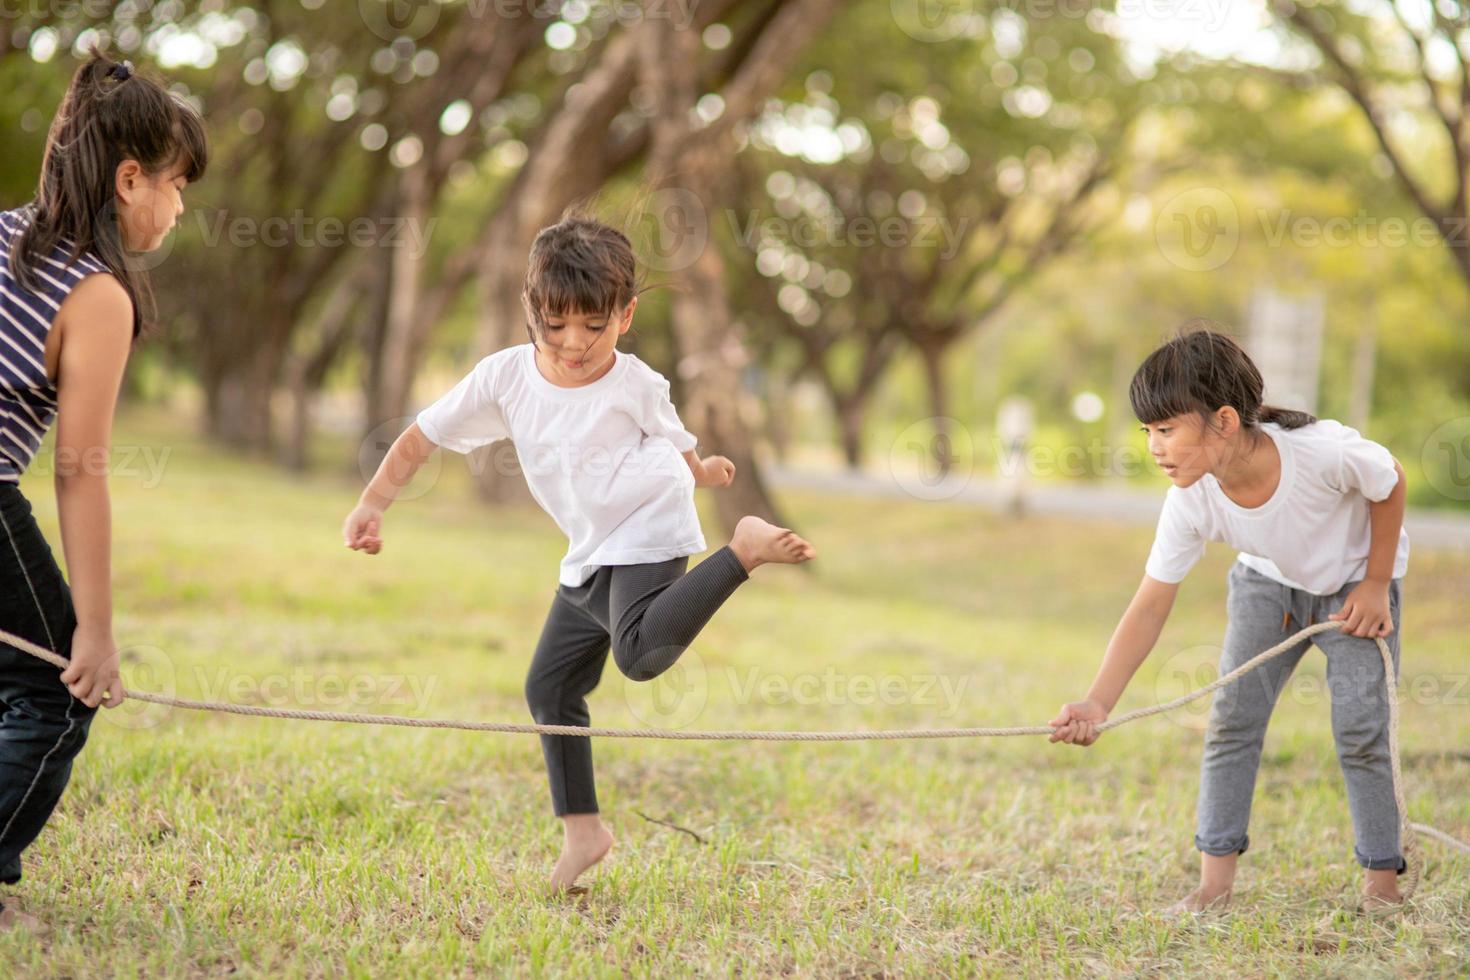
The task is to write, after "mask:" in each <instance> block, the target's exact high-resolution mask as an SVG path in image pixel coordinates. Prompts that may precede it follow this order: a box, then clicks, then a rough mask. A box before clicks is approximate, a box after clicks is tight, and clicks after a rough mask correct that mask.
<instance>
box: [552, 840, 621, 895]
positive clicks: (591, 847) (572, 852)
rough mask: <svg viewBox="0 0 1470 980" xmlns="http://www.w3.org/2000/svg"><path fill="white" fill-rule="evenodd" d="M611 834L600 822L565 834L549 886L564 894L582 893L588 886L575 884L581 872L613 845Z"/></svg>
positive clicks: (599, 858)
mask: <svg viewBox="0 0 1470 980" xmlns="http://www.w3.org/2000/svg"><path fill="white" fill-rule="evenodd" d="M612 846H613V835H612V831H610V830H608V829H607V827H606V826H604V825H603V824H602V823H601V822H598V824H597V825H596V827H595V828H593V829H590V830H585V831H579V832H578V833H576V834H575V835H573V834H568V835H567V840H566V843H564V844H563V845H562V850H561V857H559V858H557V861H556V867H554V868H552V870H551V889H552V891H553V892H556V893H558V894H563V895H584V894H586V892H587V889H586V888H585V887H583V886H581V885H578V884H577V883H576V882H577V879H578V878H579V877H581V875H582V872H584V871H586V870H587V869H588V868H590V867H592V866H593V865H595V864H596V863H597V862H598V861H601V860H602V859H603V858H604V857H606V856H607V852H608V851H609V850H611V849H612Z"/></svg>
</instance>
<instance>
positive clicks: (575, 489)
mask: <svg viewBox="0 0 1470 980" xmlns="http://www.w3.org/2000/svg"><path fill="white" fill-rule="evenodd" d="M615 357H616V360H615V361H614V363H613V366H612V369H611V370H609V371H608V372H607V374H605V375H603V376H602V377H601V378H598V379H597V380H596V381H594V382H592V383H591V384H589V385H584V386H582V387H579V388H564V387H562V386H560V385H556V384H553V383H551V382H550V381H548V380H546V378H545V377H544V376H542V374H541V371H540V369H539V368H537V366H536V349H535V347H534V346H533V345H531V344H520V345H518V346H516V347H509V348H506V349H505V350H502V351H497V352H496V353H494V354H491V355H490V356H489V357H486V358H485V359H484V360H482V361H480V363H478V364H476V365H475V367H474V369H473V370H472V371H471V372H470V373H469V374H468V375H466V376H465V378H464V380H462V381H461V382H460V383H459V384H457V385H455V386H454V388H452V389H451V390H450V391H449V392H448V393H447V394H445V395H444V396H443V397H442V398H440V399H439V400H438V401H436V402H434V403H433V404H432V405H430V406H429V407H428V408H426V409H424V410H423V411H422V412H420V413H419V416H418V425H419V429H420V430H421V431H422V432H423V433H424V435H425V436H427V437H428V439H429V440H430V441H431V442H433V443H434V444H435V445H437V446H442V447H443V448H445V449H452V450H454V451H455V452H460V453H467V452H469V451H471V450H473V449H477V448H479V447H480V446H486V445H489V444H490V443H492V442H495V441H497V440H500V439H506V438H509V439H511V440H513V441H514V443H515V449H516V456H517V457H518V458H519V460H520V464H521V469H522V470H523V471H524V473H525V476H526V483H527V485H528V486H529V487H530V489H531V495H532V496H533V497H534V498H535V499H536V502H537V503H538V504H540V505H541V507H542V509H544V510H545V511H546V512H547V513H548V514H550V515H551V518H552V520H554V521H556V525H557V527H559V528H561V530H562V533H564V534H565V535H566V536H567V540H568V548H567V553H566V557H565V558H563V559H562V563H561V574H560V576H559V580H560V581H561V582H562V584H564V585H569V586H577V585H581V584H582V583H583V582H585V581H586V580H587V578H588V577H589V576H590V575H591V574H592V572H593V571H594V570H596V569H597V568H599V567H601V566H603V565H638V564H645V563H649V562H659V561H667V560H668V559H670V558H678V557H681V556H684V555H694V554H698V553H699V552H701V551H704V549H705V542H704V535H703V533H702V532H701V530H700V527H699V515H698V513H697V512H696V511H695V509H694V474H693V473H692V472H691V471H690V469H689V464H688V463H687V462H685V460H684V457H683V453H685V452H688V451H689V450H691V449H693V448H694V447H695V445H696V442H697V440H696V439H695V437H694V436H693V435H692V434H691V433H690V432H689V431H688V430H686V429H685V428H684V425H683V423H681V422H680V421H679V415H678V412H676V411H675V410H674V405H673V403H672V402H671V401H670V400H669V383H668V381H666V380H665V379H664V377H663V376H662V375H660V374H659V373H658V372H657V371H655V370H653V368H651V367H649V366H648V365H647V364H645V363H643V362H642V361H641V360H639V359H638V358H637V357H634V356H633V355H632V354H627V353H624V352H622V351H619V352H617V354H616V355H615Z"/></svg>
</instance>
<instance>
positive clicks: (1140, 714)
mask: <svg viewBox="0 0 1470 980" xmlns="http://www.w3.org/2000/svg"><path fill="white" fill-rule="evenodd" d="M1342 626H1343V624H1342V623H1340V622H1325V623H1316V624H1314V625H1312V626H1308V627H1306V628H1305V629H1302V630H1299V631H1297V632H1296V633H1295V634H1293V635H1292V636H1291V637H1289V638H1288V639H1286V640H1283V641H1282V642H1280V643H1278V644H1276V645H1275V646H1274V647H1271V648H1270V649H1269V650H1265V651H1263V652H1261V653H1258V654H1256V655H1255V656H1254V657H1252V658H1251V659H1250V660H1247V661H1246V662H1245V663H1243V664H1241V665H1240V666H1239V667H1237V668H1235V669H1234V670H1232V671H1230V672H1229V673H1228V674H1222V675H1221V676H1220V677H1217V678H1215V680H1213V681H1211V682H1210V683H1208V684H1206V685H1205V686H1204V687H1201V688H1198V689H1196V690H1193V691H1190V692H1189V693H1188V694H1183V695H1181V696H1179V697H1177V698H1174V699H1173V700H1171V701H1165V702H1163V703H1162V704H1156V705H1153V706H1151V707H1147V708H1138V709H1136V710H1134V711H1128V712H1125V713H1124V714H1121V715H1119V716H1117V717H1116V718H1111V719H1109V720H1108V721H1105V722H1102V723H1101V724H1099V725H1098V726H1097V730H1098V731H1100V732H1104V731H1108V730H1109V729H1113V728H1117V727H1119V726H1120V725H1126V724H1128V723H1129V722H1133V721H1137V720H1139V719H1140V718H1148V717H1150V716H1152V715H1159V714H1164V713H1165V712H1168V711H1173V710H1174V709H1176V708H1179V707H1182V706H1184V705H1186V704H1188V703H1190V702H1191V701H1197V700H1199V699H1200V698H1202V697H1204V696H1205V695H1206V694H1211V693H1213V692H1214V691H1217V690H1219V689H1220V688H1222V687H1224V686H1225V685H1227V684H1229V683H1231V682H1233V681H1235V680H1238V679H1239V678H1241V677H1244V676H1245V675H1246V674H1248V673H1250V672H1251V671H1253V670H1255V669H1257V668H1258V667H1260V666H1261V665H1262V664H1264V663H1265V662H1266V661H1268V660H1270V659H1272V658H1273V657H1279V656H1280V655H1281V654H1283V653H1285V652H1286V651H1288V650H1291V649H1294V648H1295V647H1296V646H1297V645H1298V644H1300V643H1301V642H1302V641H1304V640H1306V639H1308V638H1310V637H1313V636H1315V635H1317V634H1318V633H1324V632H1326V631H1328V630H1335V629H1341V628H1342ZM0 642H3V643H7V644H9V645H11V646H13V647H15V648H16V649H18V650H21V651H23V652H25V653H28V654H30V655H31V656H33V657H38V658H40V659H41V660H44V661H46V662H47V663H49V664H51V665H52V666H54V667H57V668H60V669H62V670H65V669H66V668H67V666H68V665H69V662H68V661H67V660H66V658H64V657H62V656H61V655H59V654H57V653H55V652H53V651H51V650H47V649H46V648H45V647H41V646H38V645H36V644H35V643H32V642H30V641H29V640H27V639H25V638H24V637H19V636H15V635H14V634H12V633H8V632H6V631H5V630H0ZM1374 642H1376V643H1377V644H1378V652H1379V653H1380V654H1381V655H1382V657H1383V675H1384V683H1385V686H1386V687H1387V689H1388V753H1389V760H1390V762H1391V764H1392V770H1393V796H1394V803H1395V804H1397V806H1398V810H1399V816H1400V819H1401V821H1402V823H1403V827H1404V831H1405V832H1404V833H1403V835H1402V838H1403V840H1402V846H1403V852H1404V860H1405V861H1406V862H1407V864H1408V869H1407V871H1406V872H1405V874H1404V881H1403V883H1402V884H1401V886H1400V891H1401V892H1402V893H1403V894H1404V896H1405V897H1408V896H1409V895H1412V894H1413V893H1414V889H1415V888H1417V887H1418V884H1419V865H1418V862H1417V861H1415V860H1414V852H1415V850H1416V847H1415V841H1414V837H1413V835H1412V834H1410V833H1408V831H1410V830H1412V831H1415V832H1417V833H1421V834H1424V835H1425V836H1427V837H1431V838H1433V839H1435V840H1437V841H1440V842H1441V843H1444V844H1447V845H1449V846H1450V847H1453V848H1456V849H1458V850H1461V851H1464V852H1465V853H1467V854H1470V844H1466V843H1464V842H1463V841H1460V840H1457V839H1456V838H1454V837H1451V836H1450V835H1449V834H1446V833H1445V832H1444V831H1442V830H1437V829H1435V828H1434V827H1430V826H1427V825H1425V824H1420V823H1411V822H1410V821H1409V819H1408V812H1409V809H1408V805H1407V803H1406V802H1405V799H1404V777H1403V770H1402V768H1401V766H1400V764H1399V704H1398V680H1397V678H1396V677H1395V676H1394V667H1393V655H1392V653H1390V651H1389V649H1388V644H1387V643H1385V642H1384V641H1383V639H1382V638H1381V637H1379V638H1375V641H1374ZM123 697H125V698H127V699H129V700H133V701H146V702H149V703H151V704H162V705H167V706H169V707H173V708H187V709H189V710H191V711H215V712H221V713H224V714H233V715H250V716H252V717H259V718H287V719H293V720H298V721H336V722H346V723H351V724H357V725H396V726H399V727H404V728H450V729H456V730H459V731H469V732H500V733H503V734H511V735H577V736H596V737H599V738H653V739H669V740H674V741H712V742H733V741H759V742H863V741H880V740H881V741H891V740H898V739H930V738H1007V737H1013V736H1022V735H1050V734H1051V733H1052V731H1053V729H1052V728H1051V726H1049V725H1017V726H1012V727H1007V728H909V729H895V730H888V731H854V732H835V731H834V732H789V731H787V732H783V731H739V730H733V731H677V730H668V729H662V728H586V727H581V726H577V725H536V724H516V723H512V722H498V721H463V720H459V719H452V718H408V717H404V716H402V715H369V714H352V713H346V712H336V711H307V710H305V709H302V708H265V707H258V706H256V705H248V704H232V703H229V702H226V701H195V700H192V699H189V698H179V697H174V696H173V695H169V694H153V693H150V692H147V691H126V692H124V694H123Z"/></svg>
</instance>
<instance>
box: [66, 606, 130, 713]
mask: <svg viewBox="0 0 1470 980" xmlns="http://www.w3.org/2000/svg"><path fill="white" fill-rule="evenodd" d="M118 662H119V660H118V655H117V643H116V642H114V641H113V639H112V630H110V629H108V628H106V627H89V626H78V627H77V629H76V632H75V633H73V634H72V638H71V665H70V666H68V667H67V668H66V670H64V671H62V672H61V682H62V683H63V684H65V685H66V689H67V690H68V691H70V692H71V696H72V697H74V698H76V699H77V700H78V701H80V702H82V703H83V704H85V705H86V706H87V707H89V708H95V707H97V706H98V705H99V704H100V705H105V706H107V707H109V708H116V707H117V706H118V705H120V704H122V702H123V684H122V678H121V677H119V676H118Z"/></svg>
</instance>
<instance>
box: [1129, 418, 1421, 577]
mask: <svg viewBox="0 0 1470 980" xmlns="http://www.w3.org/2000/svg"><path fill="white" fill-rule="evenodd" d="M1261 430H1262V431H1263V432H1265V433H1266V434H1267V435H1269V436H1270V437H1271V438H1272V439H1273V440H1274V441H1275V443H1276V448H1277V450H1278V451H1279V452H1280V454H1281V482H1280V483H1279V484H1278V485H1277V487H1276V492H1275V493H1274V494H1272V495H1271V499H1270V500H1268V501H1266V502H1265V503H1264V504H1262V505H1261V506H1259V507H1242V506H1240V505H1239V504H1237V503H1235V502H1234V501H1233V500H1231V499H1230V498H1229V497H1227V496H1226V495H1225V492H1224V491H1223V490H1221V489H1220V483H1219V481H1218V480H1216V479H1215V478H1214V477H1213V476H1211V475H1209V474H1208V473H1207V474H1205V475H1204V476H1203V477H1201V478H1200V480H1199V481H1198V482H1196V483H1194V484H1192V485H1191V486H1188V487H1170V488H1169V493H1168V495H1167V496H1166V497H1165V498H1164V511H1163V513H1162V514H1160V515H1159V528H1158V533H1157V534H1156V535H1155V537H1154V546H1153V550H1152V551H1151V552H1150V553H1149V556H1148V565H1147V567H1146V569H1145V571H1147V573H1148V575H1149V577H1150V578H1154V579H1157V580H1158V581H1160V582H1179V581H1182V580H1183V579H1184V576H1185V575H1186V574H1188V572H1189V570H1190V569H1191V568H1193V567H1194V564H1195V562H1197V561H1199V560H1200V557H1201V556H1202V555H1204V553H1205V542H1206V541H1223V542H1225V543H1226V544H1228V545H1230V546H1231V547H1232V548H1235V549H1237V550H1238V551H1240V557H1239V559H1238V560H1239V561H1240V563H1241V564H1242V565H1245V566H1247V567H1249V568H1253V569H1255V570H1256V571H1258V572H1260V573H1261V574H1262V575H1265V576H1266V577H1268V578H1271V579H1275V580H1276V581H1278V582H1280V583H1282V584H1283V585H1287V586H1290V587H1291V588H1293V589H1301V590H1303V591H1305V592H1310V593H1312V594H1314V595H1332V594H1334V593H1335V592H1337V591H1339V590H1340V589H1341V588H1342V587H1343V586H1344V585H1346V584H1347V583H1349V582H1356V581H1359V580H1361V579H1362V577H1363V575H1364V573H1365V571H1366V569H1367V566H1368V549H1369V545H1370V544H1371V541H1372V528H1371V524H1370V522H1369V511H1368V502H1369V501H1375V502H1376V501H1380V500H1384V499H1385V498H1387V497H1388V495H1389V494H1390V493H1392V492H1393V489H1394V487H1395V486H1397V485H1398V472H1397V471H1396V470H1395V469H1394V462H1393V457H1392V456H1391V455H1389V452H1388V450H1387V449H1384V448H1383V447H1382V446H1380V445H1379V444H1378V443H1376V442H1373V441H1371V440H1369V439H1365V438H1363V437H1362V436H1361V435H1359V434H1358V431H1357V430H1356V429H1351V428H1349V427H1347V426H1345V425H1343V424H1342V423H1341V422H1334V421H1331V420H1330V419H1324V420H1322V421H1320V422H1315V423H1313V424H1311V425H1306V426H1303V427H1301V428H1299V429H1283V428H1282V427H1281V426H1279V425H1275V424H1272V423H1268V424H1266V425H1263V426H1261ZM1408 567H1409V534H1408V532H1407V531H1404V530H1402V529H1401V530H1400V531H1399V546H1398V553H1397V556H1396V557H1395V558H1394V564H1393V577H1394V578H1399V577H1401V576H1402V575H1403V574H1404V572H1405V571H1407V570H1408Z"/></svg>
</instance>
